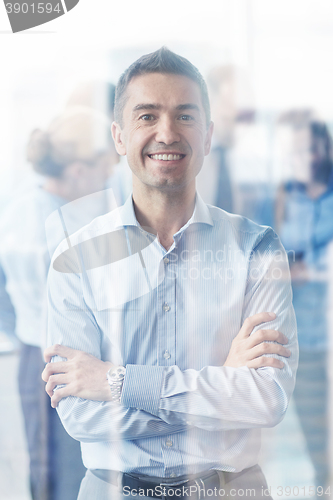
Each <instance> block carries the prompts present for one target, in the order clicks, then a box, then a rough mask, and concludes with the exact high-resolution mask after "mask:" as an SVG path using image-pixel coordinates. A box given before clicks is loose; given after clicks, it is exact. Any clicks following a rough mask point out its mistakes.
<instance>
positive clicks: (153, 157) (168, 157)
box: [151, 154, 181, 161]
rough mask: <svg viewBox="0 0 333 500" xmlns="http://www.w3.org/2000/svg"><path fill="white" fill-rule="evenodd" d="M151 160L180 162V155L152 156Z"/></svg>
mask: <svg viewBox="0 0 333 500" xmlns="http://www.w3.org/2000/svg"><path fill="white" fill-rule="evenodd" d="M151 158H152V159H153V160H164V161H165V160H166V161H170V160H180V158H181V155H165V154H164V155H152V156H151Z"/></svg>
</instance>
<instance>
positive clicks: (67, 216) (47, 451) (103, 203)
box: [0, 107, 118, 500]
mask: <svg viewBox="0 0 333 500" xmlns="http://www.w3.org/2000/svg"><path fill="white" fill-rule="evenodd" d="M109 134H110V123H109V120H107V119H106V118H105V117H104V116H103V115H101V114H100V113H98V112H96V111H94V110H92V109H89V108H84V107H76V108H72V109H67V110H66V111H65V112H64V113H63V114H62V115H61V116H60V117H58V118H57V119H55V120H54V121H53V122H52V123H51V125H50V127H49V128H48V129H47V130H46V131H41V130H35V131H34V132H33V133H32V134H31V137H30V140H29V144H28V148H27V158H28V161H30V162H31V164H32V166H33V168H34V170H35V171H36V172H38V173H39V174H41V175H42V176H43V178H44V182H43V183H42V185H41V186H38V187H35V188H33V189H32V190H31V191H29V192H28V193H26V194H25V195H24V196H22V197H20V199H17V200H15V201H13V202H12V203H11V204H10V205H9V206H8V207H7V209H6V210H5V212H4V214H3V215H2V218H1V224H0V241H1V246H0V331H3V332H5V333H7V334H8V335H14V334H15V335H16V336H17V337H18V338H19V340H20V343H21V349H20V364H19V377H18V379H19V380H18V381H19V393H20V398H21V405H22V410H23V416H24V423H25V430H26V437H27V444H28V451H29V457H30V490H31V495H32V498H33V500H73V499H74V498H76V497H77V494H78V491H79V486H80V482H81V479H82V478H83V476H84V474H85V468H84V467H83V464H82V461H81V452H80V445H79V443H78V442H77V441H75V440H74V439H72V438H71V437H70V436H69V435H68V434H67V432H66V431H65V430H64V428H63V426H62V424H61V422H60V420H59V417H58V415H57V412H56V410H55V409H53V408H51V406H50V401H49V398H48V396H47V394H46V393H45V390H44V383H43V382H42V380H41V372H42V370H43V368H44V365H45V363H44V361H43V357H42V349H41V348H44V347H45V339H46V280H47V273H48V269H49V266H50V261H51V256H52V253H53V251H54V250H55V248H56V246H57V245H58V244H59V243H60V241H61V240H62V239H64V238H65V237H67V236H69V235H70V233H71V232H73V231H74V230H77V229H79V228H80V227H82V226H83V225H85V224H86V223H88V222H90V221H91V220H92V219H93V218H95V217H96V216H98V215H101V214H104V213H106V212H108V211H109V210H110V209H112V208H115V205H114V204H113V205H112V204H111V206H110V204H109V198H108V197H107V196H106V195H104V191H102V192H100V191H101V190H103V188H104V186H105V184H106V181H107V179H108V178H109V176H110V174H111V171H112V166H113V164H115V163H117V161H118V157H117V154H116V152H115V150H114V148H113V145H112V144H111V141H110V137H109ZM95 192H100V193H97V194H96V196H95V195H94V197H93V199H92V198H91V196H89V195H90V194H91V193H95ZM82 197H84V198H82ZM77 199H79V200H78V202H74V201H73V200H77ZM54 215H56V217H53V216H54ZM50 220H51V222H52V224H51V229H50V224H49V225H48V229H49V231H48V234H49V237H48V240H47V237H46V233H45V222H46V221H50ZM69 228H70V229H69Z"/></svg>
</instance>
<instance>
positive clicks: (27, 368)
mask: <svg viewBox="0 0 333 500" xmlns="http://www.w3.org/2000/svg"><path fill="white" fill-rule="evenodd" d="M44 366H45V363H44V362H43V359H42V354H41V350H40V348H39V347H35V346H30V345H26V344H22V348H21V353H20V365H19V379H18V382H19V393H20V398H21V405H22V411H23V416H24V424H25V431H26V437H27V444H28V451H29V457H30V490H31V496H32V498H33V500H74V499H76V498H77V495H78V492H79V488H80V483H81V480H82V478H83V477H84V474H85V472H86V469H85V467H84V466H83V464H82V459H81V450H80V443H79V442H78V441H75V440H74V439H72V438H71V437H70V436H69V435H68V434H67V432H66V431H65V429H64V427H63V425H62V423H61V421H60V419H59V417H58V414H57V411H56V410H55V409H54V408H52V407H51V402H50V398H49V396H48V395H47V394H46V392H45V383H44V382H43V380H42V379H41V373H42V371H43V369H44Z"/></svg>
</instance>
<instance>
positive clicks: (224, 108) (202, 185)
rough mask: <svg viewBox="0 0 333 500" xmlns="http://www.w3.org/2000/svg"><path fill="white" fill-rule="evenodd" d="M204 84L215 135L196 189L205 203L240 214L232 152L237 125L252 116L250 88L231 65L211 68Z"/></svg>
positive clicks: (244, 78)
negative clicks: (206, 88)
mask: <svg viewBox="0 0 333 500" xmlns="http://www.w3.org/2000/svg"><path fill="white" fill-rule="evenodd" d="M207 86H208V91H209V97H210V102H211V112H212V120H213V122H214V134H213V140H212V151H211V154H210V156H209V157H208V158H206V159H205V164H204V167H203V169H202V171H201V172H200V173H199V175H198V177H197V186H198V192H199V193H200V195H201V196H202V197H203V199H204V201H205V202H206V203H209V204H211V205H214V206H217V207H219V208H222V209H223V210H226V211H227V212H235V213H236V212H237V213H239V207H237V208H236V206H237V202H236V199H235V198H236V192H235V191H236V187H235V182H234V175H233V174H234V172H233V161H232V152H233V150H234V148H235V142H236V127H237V124H239V123H248V122H253V119H254V111H253V96H252V89H251V87H250V84H249V82H248V80H247V78H246V76H245V75H244V74H243V72H242V71H241V70H240V69H239V68H237V67H235V66H233V65H222V66H217V67H215V68H213V69H212V70H211V71H210V73H209V74H208V77H207Z"/></svg>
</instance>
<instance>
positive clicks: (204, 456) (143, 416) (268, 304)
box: [43, 48, 297, 500]
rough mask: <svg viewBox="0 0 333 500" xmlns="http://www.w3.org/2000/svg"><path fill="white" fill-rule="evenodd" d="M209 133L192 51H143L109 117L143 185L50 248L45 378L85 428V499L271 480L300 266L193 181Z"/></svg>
mask: <svg viewBox="0 0 333 500" xmlns="http://www.w3.org/2000/svg"><path fill="white" fill-rule="evenodd" d="M212 131H213V123H212V122H211V120H210V109H209V100H208V94H207V88H206V84H205V82H204V80H203V78H202V76H201V75H200V73H199V72H198V70H197V69H196V68H195V67H194V66H193V65H192V64H191V63H190V62H189V61H187V60H186V59H184V58H183V57H180V56H178V55H176V54H174V53H172V52H171V51H169V50H168V49H166V48H162V49H160V50H158V51H156V52H154V53H152V54H148V55H146V56H143V57H142V58H140V59H139V60H138V61H136V62H135V63H133V64H132V65H131V66H130V67H129V68H128V69H127V70H126V71H125V73H124V74H123V75H122V77H121V78H120V81H119V83H118V86H117V91H116V103H115V122H114V123H113V124H112V134H113V138H114V141H115V145H116V149H117V151H118V153H119V154H120V155H127V160H128V164H129V166H130V168H131V170H132V173H133V195H132V196H131V197H130V198H129V199H128V200H127V201H126V203H125V204H124V205H123V206H122V207H120V208H118V209H116V210H115V211H113V212H110V213H109V214H107V215H105V216H102V217H99V218H97V219H95V220H94V221H93V222H92V223H91V224H89V225H88V226H86V227H85V228H83V229H82V230H80V231H79V232H78V233H76V234H75V235H74V237H72V239H71V247H70V248H69V249H68V245H67V243H66V242H63V244H62V245H61V246H60V247H59V248H58V250H57V252H56V253H55V255H54V258H53V265H52V266H51V270H50V274H49V340H50V343H53V344H56V345H54V346H53V347H50V348H48V349H47V350H46V352H45V359H46V361H47V362H49V361H51V358H52V357H53V356H58V357H54V358H53V359H52V361H55V362H53V363H49V364H47V366H46V368H45V370H44V372H43V378H44V380H45V381H47V385H46V390H47V392H48V394H49V395H50V396H51V404H52V406H54V407H57V409H58V412H59V415H60V417H61V420H62V422H63V425H64V427H65V428H66V430H67V431H68V433H69V434H70V435H71V436H73V437H74V438H75V439H78V440H79V441H81V449H82V457H83V462H84V464H85V466H86V467H87V468H88V471H87V474H86V477H85V478H84V480H83V482H82V484H81V489H80V494H79V497H78V498H79V499H80V500H88V499H89V500H94V499H96V500H97V499H98V500H103V499H109V498H112V500H114V499H118V498H127V497H131V496H140V497H141V498H144V497H146V496H148V497H156V498H171V497H174V498H191V499H193V500H194V499H198V498H201V499H202V498H212V497H219V496H223V495H224V496H227V495H228V496H233V497H234V498H240V497H241V496H251V497H252V498H262V497H263V495H264V489H265V488H266V487H267V485H266V482H265V478H264V477H263V474H262V472H261V469H260V468H259V466H258V465H257V460H258V454H259V449H260V429H261V428H262V427H270V426H274V425H276V424H277V423H278V422H280V420H281V419H282V418H283V416H284V414H285V411H286V409H287V406H288V401H289V398H290V396H291V393H292V390H293V387H294V382H295V371H296V365H297V340H296V324H295V318H294V312H293V308H292V303H291V300H292V297H291V289H290V283H289V270H288V264H287V258H286V255H285V252H284V250H283V248H282V246H281V244H280V242H279V239H278V238H277V236H276V234H275V233H274V232H273V231H272V229H270V228H268V227H261V226H258V225H256V224H254V223H253V222H251V221H249V220H248V219H245V218H242V217H239V216H236V215H231V214H229V213H226V212H224V211H222V210H220V209H218V208H216V207H212V206H207V205H205V204H204V203H203V201H202V200H201V198H200V197H199V196H198V195H197V194H196V188H195V177H196V175H197V174H198V172H199V171H200V169H201V167H202V164H203V160H204V156H205V155H207V154H208V153H209V150H210V143H211V136H212ZM89 242H92V243H89ZM110 242H111V243H110ZM89 245H90V246H89ZM120 247H121V248H120ZM117 251H118V255H114V254H115V253H117ZM73 252H74V253H73ZM119 253H120V254H121V255H120V256H119ZM73 255H74V257H73ZM64 256H65V257H64ZM61 259H63V261H62V260H61ZM286 344H288V347H286ZM59 357H60V358H59ZM61 358H62V360H61ZM163 488H164V489H163ZM266 493H267V492H266ZM163 495H164V496H163ZM266 498H267V497H266Z"/></svg>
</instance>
